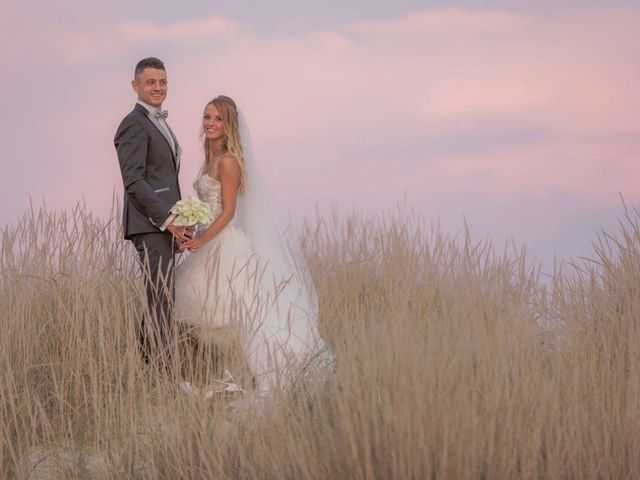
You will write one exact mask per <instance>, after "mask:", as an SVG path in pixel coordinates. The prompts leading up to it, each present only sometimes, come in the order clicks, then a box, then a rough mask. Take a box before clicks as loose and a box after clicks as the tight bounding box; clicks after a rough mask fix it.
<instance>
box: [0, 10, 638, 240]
mask: <svg viewBox="0 0 640 480" xmlns="http://www.w3.org/2000/svg"><path fill="white" fill-rule="evenodd" d="M638 24H640V9H638V8H632V7H629V8H626V9H620V8H618V9H598V10H591V11H583V12H582V13H571V14H562V15H552V14H540V13H538V14H522V13H515V12H510V11H506V10H503V11H493V10H483V9H462V8H448V9H427V10H424V11H419V12H414V13H412V14H409V15H405V16H403V17H400V18H396V19H391V20H388V21H377V22H355V23H353V24H351V25H347V26H345V27H344V28H340V29H335V30H332V31H329V30H327V31H317V32H314V33H311V34H298V35H289V36H266V35H260V34H258V33H256V32H254V31H251V30H250V29H249V28H248V27H246V25H243V24H242V23H240V22H236V21H233V20H230V19H228V18H225V17H220V16H212V17H206V18H201V19H197V20H186V21H179V22H173V23H171V22H168V23H158V22H132V21H129V20H120V21H116V22H113V23H111V24H103V25H97V26H92V27H91V28H80V29H73V28H71V27H69V26H64V25H58V24H56V25H52V24H48V23H46V22H45V23H44V24H39V25H38V28H39V30H38V31H37V32H34V31H25V32H22V33H21V34H20V35H22V36H21V37H19V38H20V39H22V40H24V42H23V47H21V48H30V49H31V50H30V51H31V53H32V55H31V56H30V57H29V58H30V59H31V60H30V61H31V62H34V61H38V62H40V63H41V64H50V63H55V62H59V63H61V65H62V66H61V67H60V72H62V71H64V68H68V72H67V75H68V79H69V83H70V85H72V86H73V87H74V88H79V87H78V86H79V85H88V86H89V87H87V89H86V92H85V93H84V94H83V95H80V94H78V93H75V92H74V94H73V95H68V96H69V97H70V98H71V99H70V101H69V102H70V103H69V104H68V105H66V108H65V109H64V110H63V111H56V112H52V113H50V114H49V117H48V123H49V124H50V125H52V127H51V128H52V131H51V132H50V134H49V135H48V137H47V138H52V139H55V142H56V145H55V146H54V147H52V148H51V149H50V151H51V152H52V155H53V159H49V163H51V164H52V165H54V166H55V168H60V166H61V165H63V166H64V167H63V168H68V169H69V171H71V172H73V177H74V179H75V182H77V183H79V184H83V185H93V184H96V183H98V182H97V181H96V180H95V179H94V178H93V176H92V175H93V174H94V173H95V166H92V165H91V163H90V162H86V160H85V159H84V158H83V159H79V158H77V157H81V152H83V151H92V152H93V153H94V158H99V159H100V161H101V162H103V163H101V165H102V167H101V168H102V170H100V176H101V178H102V179H104V178H109V179H112V180H111V181H112V183H111V184H109V185H111V186H115V187H116V188H117V189H119V188H120V185H119V184H118V183H117V168H116V164H115V157H114V153H113V147H112V145H111V143H110V141H111V136H112V135H113V131H114V129H115V126H116V125H117V122H118V120H119V118H120V117H121V116H122V115H123V114H124V113H125V112H126V110H127V108H129V103H131V98H130V93H129V90H128V88H129V87H128V86H127V82H128V80H129V76H130V75H129V74H130V69H131V68H132V65H130V63H131V62H132V61H133V60H134V59H135V58H137V55H138V53H139V52H142V51H151V50H153V51H157V52H160V53H159V55H160V54H162V55H161V56H162V58H163V59H165V61H166V62H167V65H168V68H169V72H168V73H169V77H170V80H171V83H170V85H171V89H170V93H169V97H168V101H167V106H168V108H169V109H170V110H171V117H170V122H171V124H172V126H173V128H174V129H175V130H176V131H177V133H178V135H179V138H181V139H182V143H183V146H184V148H185V163H184V166H183V173H182V178H183V183H184V185H185V187H186V188H185V191H188V190H189V188H188V186H189V183H190V180H191V179H192V177H193V175H195V172H196V171H197V167H198V166H199V162H200V146H199V144H198V127H199V115H200V112H201V110H202V107H203V105H204V103H205V102H206V101H207V100H209V99H210V98H212V97H213V96H215V95H216V94H219V93H225V94H228V95H231V96H232V97H234V98H235V99H236V100H237V101H238V103H239V104H240V105H241V106H242V108H243V110H244V111H245V113H246V114H247V117H248V118H249V120H250V123H251V127H252V131H253V134H254V139H255V143H256V145H257V146H258V151H259V152H261V159H262V160H263V162H264V163H265V166H266V169H267V174H268V176H269V177H270V179H271V180H272V182H273V184H274V186H275V188H276V190H277V191H278V192H279V195H280V197H281V198H282V199H283V200H284V201H285V202H287V203H288V204H289V205H292V206H293V208H294V209H295V208H297V209H302V210H304V209H307V210H306V211H308V209H309V208H311V207H313V204H315V203H327V202H331V201H338V202H340V204H341V205H343V206H345V208H346V207H348V206H349V205H359V206H364V207H366V208H372V209H373V208H376V209H377V208H383V207H384V206H385V205H388V206H392V205H394V204H395V202H396V201H397V200H398V199H399V198H401V197H402V195H403V193H404V191H407V192H408V195H409V198H411V199H413V201H415V202H416V203H417V204H419V205H420V208H422V209H423V210H424V211H426V212H428V214H430V215H431V214H434V215H435V214H439V215H441V216H444V217H448V218H453V217H455V218H460V217H461V215H462V214H469V213H470V212H471V213H473V214H474V215H476V218H475V220H476V221H477V222H478V223H480V224H485V225H488V226H490V228H491V230H492V231H494V232H498V231H501V232H503V233H506V232H510V231H514V230H518V231H520V232H522V235H521V237H522V238H527V237H528V236H535V238H538V239H540V238H544V236H545V235H548V236H549V238H551V236H553V235H554V233H553V232H554V231H555V230H554V229H555V228H556V225H557V224H558V222H559V221H560V219H562V218H564V217H565V216H566V215H567V212H570V211H574V210H575V209H578V208H588V209H594V211H596V210H597V211H598V212H602V211H611V209H612V208H615V206H616V205H617V204H618V202H619V198H618V193H619V192H621V193H623V195H625V198H626V199H627V201H629V202H638V201H640V188H638V187H639V186H640V185H639V182H640V166H639V165H638V163H637V155H638V152H639V151H640V135H638V134H639V133H640V131H639V130H640V90H638V85H640V68H639V67H638V66H637V65H638V63H637V61H636V59H637V58H640V31H639V30H638V29H637V25H638ZM43 32H46V33H47V35H49V36H50V38H49V40H48V42H47V44H46V45H45V48H44V49H43V50H40V49H39V44H40V43H41V42H36V40H35V39H37V38H39V37H41V36H42V35H44V33H43ZM30 42H31V43H30ZM105 58H106V59H107V61H106V62H101V63H100V65H99V67H100V68H96V65H97V63H95V60H96V59H105ZM11 62H13V63H12V65H14V66H15V67H16V68H18V69H19V68H21V66H23V65H24V62H23V61H22V60H20V56H14V57H12V59H11ZM92 62H94V63H92ZM103 64H106V66H104V67H103ZM117 69H121V70H122V69H124V70H126V72H125V73H122V72H121V71H119V70H117ZM61 75H62V73H61ZM95 92H99V101H96V102H94V101H92V98H93V96H92V95H96V93H95ZM15 95H16V96H17V97H22V103H24V101H25V100H24V97H25V96H27V95H25V92H19V91H18V92H15ZM27 97H28V96H27ZM27 100H28V98H27ZM7 102H8V103H10V102H11V100H10V99H8V100H7ZM7 102H5V103H7ZM62 126H64V127H62ZM25 131H26V130H25ZM22 135H23V136H22V139H16V142H17V141H22V142H25V138H26V137H27V135H26V134H22ZM17 137H18V138H19V137H20V135H18V136H17ZM52 141H53V140H52ZM65 153H66V155H65ZM71 156H73V158H74V159H75V160H74V159H71V158H70V157H71ZM109 162H111V163H109ZM40 168H41V169H42V171H43V172H47V171H49V170H50V169H51V170H52V169H54V167H53V166H50V165H47V164H43V165H41V167H40ZM30 185H33V184H30ZM109 185H105V182H101V183H100V186H99V188H100V190H99V192H100V195H102V196H104V192H105V191H106V190H108V187H109ZM25 188H43V187H29V186H28V185H27V184H25ZM89 189H90V188H89V187H87V190H89ZM58 190H59V192H58V195H60V196H62V195H63V194H64V195H69V189H68V187H67V186H65V185H64V183H62V184H61V186H60V187H59V188H58ZM58 190H56V189H51V188H49V192H50V194H51V195H55V194H56V193H55V192H56V191H58ZM64 198H66V197H64ZM551 199H553V201H555V200H557V199H561V200H558V202H559V203H558V206H557V208H555V209H554V208H550V207H549V205H550V204H551V202H552V200H551ZM0 200H2V198H0ZM585 215H586V214H585ZM585 215H583V217H581V218H587V217H588V215H587V216H585ZM598 215H600V214H598ZM527 217H532V218H536V219H538V220H539V221H540V222H542V223H541V224H540V225H538V226H535V227H534V226H533V225H531V222H528V221H526V220H523V218H525V219H526V218H527ZM545 218H546V223H545V221H544V219H545ZM593 218H594V219H595V218H596V217H595V216H594V217H593ZM597 218H601V215H600V216H598V217H597ZM470 221H472V223H473V221H474V218H470ZM594 221H595V220H594ZM487 228H489V227H487ZM545 232H546V233H545ZM563 236H564V234H563ZM549 241H551V240H549ZM554 241H555V240H554ZM563 241H569V240H568V239H565V240H563ZM571 241H577V240H576V239H572V240H571Z"/></svg>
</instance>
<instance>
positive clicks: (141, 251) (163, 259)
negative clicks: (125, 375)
mask: <svg viewBox="0 0 640 480" xmlns="http://www.w3.org/2000/svg"><path fill="white" fill-rule="evenodd" d="M131 241H132V242H133V244H134V246H135V247H136V250H137V252H138V256H139V259H140V266H141V268H142V275H143V278H144V284H145V290H146V294H147V309H146V311H145V313H144V315H143V317H142V320H141V322H140V328H139V331H138V340H139V345H140V352H141V355H142V358H143V359H144V361H145V362H147V363H149V362H153V363H156V362H157V361H160V362H162V363H163V364H164V365H158V366H159V367H161V368H163V369H164V370H166V371H168V366H169V363H168V360H169V358H170V352H169V346H170V341H171V333H172V332H171V329H172V324H171V307H172V305H173V298H174V285H173V278H174V268H175V263H174V253H175V251H174V241H173V236H172V235H171V234H170V233H169V232H157V233H141V234H138V235H135V236H133V237H132V239H131Z"/></svg>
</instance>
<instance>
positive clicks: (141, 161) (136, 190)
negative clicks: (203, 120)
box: [114, 103, 180, 239]
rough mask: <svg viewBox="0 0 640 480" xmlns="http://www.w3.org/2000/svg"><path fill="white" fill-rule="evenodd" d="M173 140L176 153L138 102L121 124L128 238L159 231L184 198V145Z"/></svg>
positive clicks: (118, 143) (119, 140) (119, 146)
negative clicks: (181, 181)
mask: <svg viewBox="0 0 640 480" xmlns="http://www.w3.org/2000/svg"><path fill="white" fill-rule="evenodd" d="M173 140H174V142H175V150H176V151H175V152H174V150H173V149H172V148H171V144H170V143H169V141H168V140H167V138H166V137H165V134H163V133H162V131H161V130H160V128H159V127H158V126H156V124H155V123H154V121H152V120H151V119H150V118H149V116H148V112H147V110H146V109H145V108H144V107H143V106H142V105H140V104H138V103H137V104H136V106H135V107H134V109H133V111H132V112H131V113H129V115H127V116H126V117H124V119H123V120H122V122H121V123H120V126H119V127H118V131H117V132H116V136H115V139H114V143H115V146H116V150H117V152H118V160H119V162H120V171H121V173H122V181H123V183H124V209H123V212H122V213H123V219H122V220H123V227H124V238H127V239H131V238H132V237H133V236H134V235H137V234H140V233H157V232H159V231H160V227H161V226H162V224H163V223H164V222H165V221H166V220H167V218H168V217H169V209H170V208H171V207H172V206H173V204H174V203H175V202H177V201H178V200H180V185H179V183H178V171H179V168H180V158H179V155H180V146H179V145H178V142H177V140H176V138H175V136H174V137H173Z"/></svg>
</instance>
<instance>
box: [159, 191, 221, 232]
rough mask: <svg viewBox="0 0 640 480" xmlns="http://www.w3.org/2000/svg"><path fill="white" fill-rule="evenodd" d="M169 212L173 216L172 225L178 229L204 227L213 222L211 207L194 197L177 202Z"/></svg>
mask: <svg viewBox="0 0 640 480" xmlns="http://www.w3.org/2000/svg"><path fill="white" fill-rule="evenodd" d="M169 212H170V213H171V214H172V215H173V217H174V218H173V220H172V222H173V224H174V225H176V226H178V227H193V226H195V225H205V224H207V223H211V221H212V220H213V218H212V216H213V213H212V212H211V207H210V206H209V205H208V204H207V203H205V202H203V201H201V200H198V199H197V198H195V197H189V198H187V199H185V200H178V201H177V202H176V204H175V205H174V206H173V207H171V210H169Z"/></svg>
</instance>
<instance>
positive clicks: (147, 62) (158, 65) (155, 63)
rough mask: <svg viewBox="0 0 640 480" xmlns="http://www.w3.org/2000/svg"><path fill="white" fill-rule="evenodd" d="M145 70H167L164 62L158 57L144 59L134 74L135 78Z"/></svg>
mask: <svg viewBox="0 0 640 480" xmlns="http://www.w3.org/2000/svg"><path fill="white" fill-rule="evenodd" d="M145 68H155V69H157V70H165V68H164V62H163V61H162V60H160V59H158V58H156V57H147V58H143V59H142V60H140V61H139V62H138V64H137V65H136V70H135V72H134V73H133V78H138V75H140V74H141V73H142V72H144V69H145Z"/></svg>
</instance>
